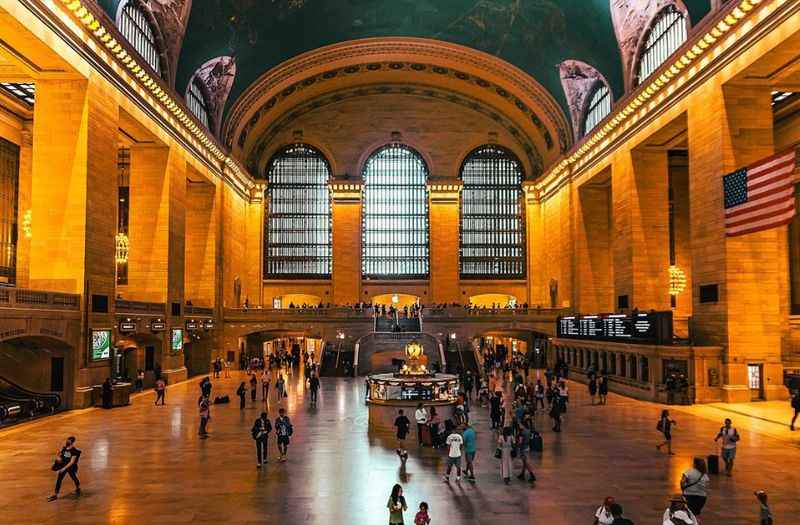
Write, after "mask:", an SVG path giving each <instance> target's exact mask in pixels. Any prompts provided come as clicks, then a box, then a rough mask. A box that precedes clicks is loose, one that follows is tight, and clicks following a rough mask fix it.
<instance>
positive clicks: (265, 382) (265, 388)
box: [261, 368, 270, 401]
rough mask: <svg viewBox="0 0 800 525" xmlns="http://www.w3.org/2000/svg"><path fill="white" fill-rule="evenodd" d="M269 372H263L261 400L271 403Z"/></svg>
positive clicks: (265, 370)
mask: <svg viewBox="0 0 800 525" xmlns="http://www.w3.org/2000/svg"><path fill="white" fill-rule="evenodd" d="M269 381H270V379H269V372H268V371H267V369H266V368H264V370H263V371H262V372H261V400H262V401H269Z"/></svg>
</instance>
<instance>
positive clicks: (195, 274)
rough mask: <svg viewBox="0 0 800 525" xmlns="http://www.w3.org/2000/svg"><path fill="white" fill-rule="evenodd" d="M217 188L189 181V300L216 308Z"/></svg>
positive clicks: (187, 247) (187, 246)
mask: <svg viewBox="0 0 800 525" xmlns="http://www.w3.org/2000/svg"><path fill="white" fill-rule="evenodd" d="M216 193H217V188H216V187H215V186H214V184H212V183H210V182H206V181H203V182H192V181H191V180H187V181H186V257H185V266H184V268H185V270H184V286H185V293H186V300H187V301H188V300H191V301H192V304H193V305H195V306H208V307H214V306H215V305H216V291H217V290H216V289H217V286H216V284H217V267H216V263H217V235H216V234H217V217H218V215H219V212H218V211H217V207H216V204H217V202H216Z"/></svg>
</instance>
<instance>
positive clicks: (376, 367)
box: [356, 319, 443, 375]
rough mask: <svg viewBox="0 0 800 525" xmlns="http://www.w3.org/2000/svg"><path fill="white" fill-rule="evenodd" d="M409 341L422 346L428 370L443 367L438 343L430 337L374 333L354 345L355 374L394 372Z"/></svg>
mask: <svg viewBox="0 0 800 525" xmlns="http://www.w3.org/2000/svg"><path fill="white" fill-rule="evenodd" d="M412 320H413V319H412ZM411 341H417V342H418V343H419V344H421V345H422V347H423V349H424V351H425V355H426V356H427V358H428V368H429V369H432V368H433V365H434V363H438V364H439V365H442V367H443V363H442V362H441V353H440V350H439V342H438V341H437V340H436V338H435V337H433V336H432V335H430V334H425V333H419V332H418V333H412V332H390V333H385V332H376V333H373V334H368V335H366V336H364V337H362V338H361V339H360V340H359V341H358V343H356V348H357V351H356V359H357V363H356V364H357V372H358V373H359V374H362V375H363V374H371V373H376V372H394V371H396V370H397V365H398V363H400V362H403V361H405V348H406V345H407V344H408V343H410V342H411Z"/></svg>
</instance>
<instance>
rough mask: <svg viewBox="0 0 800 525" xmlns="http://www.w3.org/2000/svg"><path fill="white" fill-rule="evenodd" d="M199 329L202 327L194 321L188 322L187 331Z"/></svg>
mask: <svg viewBox="0 0 800 525" xmlns="http://www.w3.org/2000/svg"><path fill="white" fill-rule="evenodd" d="M198 328H200V325H199V324H198V323H197V321H195V320H194V319H191V320H189V321H186V329H187V330H197V329H198Z"/></svg>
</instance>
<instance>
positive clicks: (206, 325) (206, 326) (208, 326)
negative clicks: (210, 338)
mask: <svg viewBox="0 0 800 525" xmlns="http://www.w3.org/2000/svg"><path fill="white" fill-rule="evenodd" d="M203 328H204V329H206V330H213V329H214V321H213V320H208V321H205V322H204V323H203Z"/></svg>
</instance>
